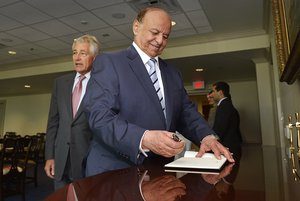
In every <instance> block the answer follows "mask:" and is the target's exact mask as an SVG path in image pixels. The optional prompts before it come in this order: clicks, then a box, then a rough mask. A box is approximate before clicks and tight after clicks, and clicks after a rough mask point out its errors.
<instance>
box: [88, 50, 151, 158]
mask: <svg viewBox="0 0 300 201" xmlns="http://www.w3.org/2000/svg"><path fill="white" fill-rule="evenodd" d="M128 95H130V94H128ZM118 96H119V80H118V75H117V73H116V71H115V67H114V62H112V58H110V57H109V56H108V55H106V54H101V55H99V56H98V57H97V58H96V60H95V61H94V64H93V70H92V74H91V78H90V80H89V83H88V87H87V91H86V94H85V98H84V104H85V111H86V114H87V118H88V120H89V125H90V128H91V130H92V132H93V138H94V140H95V141H97V142H98V143H100V144H105V146H108V147H109V149H110V150H112V151H114V152H115V153H116V154H117V155H119V156H120V157H125V158H126V159H127V160H128V159H129V160H130V161H132V162H133V163H135V164H137V163H138V160H137V156H138V154H139V144H140V140H141V138H142V135H143V133H144V132H145V130H146V129H144V128H141V127H139V126H137V125H135V124H132V123H130V122H128V121H127V120H126V119H124V118H122V115H120V104H119V98H118Z"/></svg>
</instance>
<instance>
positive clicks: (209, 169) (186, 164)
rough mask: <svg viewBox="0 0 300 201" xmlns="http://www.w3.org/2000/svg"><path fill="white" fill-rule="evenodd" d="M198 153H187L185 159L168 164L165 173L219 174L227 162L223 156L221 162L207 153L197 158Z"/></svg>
mask: <svg viewBox="0 0 300 201" xmlns="http://www.w3.org/2000/svg"><path fill="white" fill-rule="evenodd" d="M197 153H198V152H196V151H186V152H185V153H184V156H183V157H181V158H178V159H177V160H175V161H173V162H171V163H168V164H166V165H165V171H166V172H187V173H212V174H213V173H216V174H218V173H219V172H220V170H221V169H222V167H223V166H224V164H225V163H226V161H227V159H226V158H225V157H224V156H223V155H221V159H220V160H219V159H217V158H216V157H215V156H214V154H213V153H205V154H204V155H203V156H202V157H196V155H197Z"/></svg>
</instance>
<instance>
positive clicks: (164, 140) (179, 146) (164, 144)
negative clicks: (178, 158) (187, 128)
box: [142, 130, 185, 158]
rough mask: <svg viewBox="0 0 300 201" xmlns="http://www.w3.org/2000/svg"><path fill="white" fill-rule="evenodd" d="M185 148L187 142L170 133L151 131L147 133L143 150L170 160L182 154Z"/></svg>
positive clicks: (143, 141) (143, 142)
mask: <svg viewBox="0 0 300 201" xmlns="http://www.w3.org/2000/svg"><path fill="white" fill-rule="evenodd" d="M184 146H185V142H184V141H183V140H181V139H180V138H179V137H178V136H177V135H176V134H175V133H172V132H169V131H162V130H149V131H146V132H145V134H144V137H143V140H142V148H143V149H148V150H150V151H152V152H154V153H156V154H158V155H161V156H164V157H168V158H169V157H173V156H175V155H176V154H179V153H180V152H182V151H183V149H184Z"/></svg>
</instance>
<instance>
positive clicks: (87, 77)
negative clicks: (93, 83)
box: [75, 71, 91, 80]
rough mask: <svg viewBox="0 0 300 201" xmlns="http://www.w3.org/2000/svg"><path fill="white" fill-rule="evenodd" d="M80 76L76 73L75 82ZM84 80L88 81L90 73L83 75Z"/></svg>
mask: <svg viewBox="0 0 300 201" xmlns="http://www.w3.org/2000/svg"><path fill="white" fill-rule="evenodd" d="M80 76H81V74H80V73H78V72H76V76H75V80H77V79H79V77H80ZM84 76H85V78H86V79H87V80H88V79H90V77H91V71H89V72H87V73H86V74H84Z"/></svg>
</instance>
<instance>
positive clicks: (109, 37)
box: [90, 27, 127, 43]
mask: <svg viewBox="0 0 300 201" xmlns="http://www.w3.org/2000/svg"><path fill="white" fill-rule="evenodd" d="M90 34H91V35H94V36H95V37H96V38H97V39H98V40H99V42H100V43H101V42H104V43H105V42H109V41H115V40H124V39H126V38H127V37H126V36H124V35H123V34H121V33H120V32H118V31H117V30H115V29H113V28H111V27H109V28H104V29H98V30H95V31H92V32H91V33H90Z"/></svg>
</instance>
